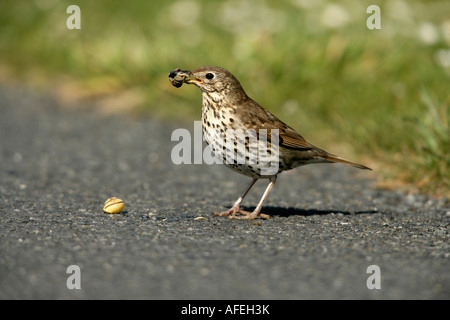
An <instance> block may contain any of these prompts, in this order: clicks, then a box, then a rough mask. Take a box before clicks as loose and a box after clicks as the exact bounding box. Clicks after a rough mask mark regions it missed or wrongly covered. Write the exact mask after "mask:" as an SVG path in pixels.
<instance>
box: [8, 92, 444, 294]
mask: <svg viewBox="0 0 450 320" xmlns="http://www.w3.org/2000/svg"><path fill="white" fill-rule="evenodd" d="M199 114H200V110H199ZM180 127H186V128H187V129H189V130H190V131H192V128H193V124H182V125H181V124H174V123H172V124H170V123H169V124H168V123H165V122H163V121H161V120H158V119H155V118H152V117H141V118H133V117H128V116H123V115H109V116H105V115H102V114H100V113H99V112H97V111H96V108H95V107H94V106H90V105H83V106H81V105H80V106H79V108H65V107H61V106H59V105H58V103H56V102H55V101H54V100H53V99H51V98H49V97H48V96H45V95H41V94H38V93H32V92H29V91H26V90H21V89H17V88H16V89H12V88H5V87H2V88H0V229H1V231H0V298H1V299H80V298H83V299H141V298H142V299H449V298H450V272H449V270H450V245H449V223H450V203H449V200H448V199H433V198H430V197H427V196H423V195H407V194H404V193H402V192H400V191H386V190H379V189H376V188H374V187H373V182H372V180H371V179H373V177H375V175H376V174H377V173H376V172H363V171H360V170H357V169H354V168H351V167H346V166H343V165H316V166H313V165H311V166H306V167H303V168H298V169H295V170H293V171H290V172H287V173H283V174H282V175H280V176H279V179H278V181H277V184H276V185H275V187H274V189H273V190H272V193H271V194H270V196H269V198H268V200H267V202H266V204H265V206H264V207H263V212H264V213H267V214H271V215H272V219H270V220H262V219H258V220H254V221H251V222H249V221H235V220H230V219H227V218H223V217H212V216H211V213H212V212H213V211H218V210H221V211H223V210H225V209H228V208H229V207H230V206H231V205H232V204H233V203H234V201H235V200H236V199H237V197H238V196H239V194H240V193H241V192H242V190H243V189H244V188H245V186H246V185H247V183H248V182H249V178H247V177H245V176H242V175H239V174H237V173H234V172H232V171H230V170H229V169H227V168H225V167H223V166H220V165H219V166H218V165H216V166H208V165H194V164H191V165H179V166H176V165H174V164H173V163H172V161H171V157H170V155H171V150H172V148H173V146H174V145H175V144H176V142H172V141H171V133H172V131H173V130H174V129H176V128H180ZM265 186H266V181H259V182H258V183H257V184H256V186H255V187H254V189H253V190H252V191H251V192H250V194H249V195H248V197H247V198H246V199H245V201H244V203H243V205H244V208H246V209H252V207H253V206H255V205H256V203H257V202H258V200H259V197H260V196H261V195H262V192H263V190H264V188H265ZM111 196H117V197H120V198H122V199H123V200H124V201H125V204H126V207H125V212H124V213H122V214H118V215H107V214H104V213H103V212H102V208H103V203H104V201H105V200H106V199H108V198H109V197H111ZM196 217H205V218H206V220H195V218H196ZM71 265H76V266H78V267H79V270H80V275H81V277H80V278H79V279H80V281H79V283H80V284H81V289H69V288H68V287H67V279H68V277H70V276H71V275H72V274H71V273H67V268H68V267H69V266H71ZM371 265H376V266H378V267H379V268H380V269H379V270H380V277H379V280H380V284H381V289H368V287H367V284H366V282H367V279H368V277H369V276H371V274H369V273H367V268H368V267H369V266H371Z"/></svg>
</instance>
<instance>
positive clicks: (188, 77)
mask: <svg viewBox="0 0 450 320" xmlns="http://www.w3.org/2000/svg"><path fill="white" fill-rule="evenodd" d="M169 79H170V82H171V83H172V85H174V86H175V87H177V88H179V87H181V86H182V85H183V83H187V84H195V85H196V86H197V87H199V88H200V90H202V92H204V93H219V94H224V95H226V94H227V93H228V92H230V91H233V92H236V89H237V90H238V91H243V90H242V87H241V85H240V83H239V81H238V80H237V79H236V78H235V76H233V74H232V73H231V72H229V71H228V70H225V69H223V68H220V67H213V66H208V67H201V68H198V69H196V70H193V71H188V70H181V69H178V68H177V69H175V70H174V71H170V73H169Z"/></svg>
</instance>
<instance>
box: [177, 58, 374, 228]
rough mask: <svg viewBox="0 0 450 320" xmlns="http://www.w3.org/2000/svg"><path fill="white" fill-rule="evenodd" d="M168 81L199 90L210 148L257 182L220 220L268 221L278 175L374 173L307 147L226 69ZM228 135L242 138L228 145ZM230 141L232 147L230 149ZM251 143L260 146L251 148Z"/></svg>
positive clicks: (209, 68) (179, 73)
mask: <svg viewBox="0 0 450 320" xmlns="http://www.w3.org/2000/svg"><path fill="white" fill-rule="evenodd" d="M169 79H170V82H171V83H172V85H174V86H175V87H177V88H179V87H181V86H182V84H183V83H187V84H195V85H196V86H197V87H199V88H200V90H201V91H202V98H203V106H202V129H203V135H204V138H205V140H206V142H207V143H208V144H209V146H210V147H211V149H212V150H213V152H214V153H215V154H216V155H219V156H221V157H222V159H223V160H224V164H225V165H226V166H227V167H229V168H231V169H233V170H235V171H237V172H239V173H241V174H244V175H247V176H249V177H251V178H253V180H252V181H251V182H250V184H249V186H248V187H247V189H246V190H245V192H244V193H243V194H242V195H241V196H240V197H239V199H238V200H237V201H236V202H235V204H234V205H233V207H232V208H231V209H230V210H227V211H225V212H221V213H214V214H213V215H215V216H230V218H233V219H249V220H252V219H254V218H256V217H258V216H259V217H261V218H265V219H268V218H269V216H268V215H266V214H263V213H261V207H262V205H263V203H264V201H265V199H266V198H267V195H268V194H269V192H270V190H271V189H272V187H273V185H274V184H275V181H276V179H277V175H278V174H279V173H280V172H282V171H285V170H289V169H293V168H295V167H298V166H302V165H306V164H310V163H335V162H339V163H345V164H349V165H352V166H354V167H356V168H359V169H369V170H371V169H370V168H368V167H366V166H364V165H362V164H358V163H355V162H351V161H348V160H345V159H342V158H340V157H338V156H335V155H333V154H330V153H328V152H326V151H325V150H322V149H319V148H317V147H315V146H313V145H312V144H310V143H309V142H307V141H306V140H305V139H304V138H303V137H302V136H301V135H300V134H298V133H297V132H296V131H295V130H294V129H292V128H291V127H289V126H288V125H286V124H285V123H284V122H282V121H281V120H279V119H278V118H277V117H276V116H274V115H273V114H272V113H270V112H269V111H267V110H265V109H264V108H262V107H261V106H260V105H259V104H258V103H256V102H255V101H254V100H252V99H251V98H250V97H248V96H247V94H246V93H245V91H244V89H243V88H242V86H241V84H240V83H239V81H238V80H237V79H236V78H235V77H234V75H233V74H231V72H229V71H227V70H225V69H223V68H219V67H214V66H207V67H202V68H199V69H196V70H193V71H187V70H181V69H178V68H177V69H175V70H174V71H171V72H170V73H169ZM230 130H231V131H230ZM229 132H233V133H234V134H235V133H236V132H239V134H237V135H236V134H235V136H233V138H232V139H228V137H227V135H228V136H229ZM248 132H250V133H248ZM225 139H228V140H227V142H231V143H225V142H224V141H225ZM251 140H252V141H253V140H256V141H257V143H256V144H252V143H251ZM264 146H266V147H267V149H266V151H267V152H263V151H262V149H261V147H264ZM230 155H231V156H232V157H231V158H230ZM236 158H239V159H238V160H241V161H237V160H236ZM274 159H275V160H274ZM274 161H275V162H274ZM274 163H275V166H273V164H274ZM274 168H275V170H273V169H274ZM262 178H267V179H269V181H270V182H269V185H268V186H267V188H266V190H265V192H264V194H263V196H262V198H261V200H260V201H259V203H258V205H257V206H256V208H255V210H254V211H253V212H247V211H243V210H241V209H240V204H241V202H242V200H243V199H244V197H245V196H246V195H247V193H248V192H249V190H250V189H251V187H252V186H253V185H254V184H255V182H256V181H257V180H258V179H262ZM238 213H240V214H242V215H237V214H238Z"/></svg>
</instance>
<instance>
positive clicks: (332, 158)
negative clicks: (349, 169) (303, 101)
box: [322, 153, 372, 170]
mask: <svg viewBox="0 0 450 320" xmlns="http://www.w3.org/2000/svg"><path fill="white" fill-rule="evenodd" d="M322 158H323V159H325V160H327V161H330V162H338V163H345V164H349V165H351V166H354V167H356V168H358V169H363V170H372V169H370V168H369V167H366V166H364V165H362V164H359V163H356V162H352V161H348V160H345V159H342V158H340V157H338V156H335V155H332V154H329V153H328V154H327V155H325V156H322Z"/></svg>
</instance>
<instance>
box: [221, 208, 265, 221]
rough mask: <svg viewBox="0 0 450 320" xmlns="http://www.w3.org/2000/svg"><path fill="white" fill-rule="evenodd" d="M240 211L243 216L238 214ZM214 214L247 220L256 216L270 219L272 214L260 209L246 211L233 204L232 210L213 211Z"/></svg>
mask: <svg viewBox="0 0 450 320" xmlns="http://www.w3.org/2000/svg"><path fill="white" fill-rule="evenodd" d="M238 213H240V214H242V216H238V215H237V214H238ZM213 216H221V217H228V218H230V219H246V220H253V219H255V218H256V217H261V218H263V219H270V216H269V215H267V214H264V213H261V212H258V211H256V210H255V211H253V212H249V211H244V210H241V209H240V208H239V206H233V207H232V208H231V209H230V210H227V211H224V212H216V213H213Z"/></svg>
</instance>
